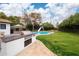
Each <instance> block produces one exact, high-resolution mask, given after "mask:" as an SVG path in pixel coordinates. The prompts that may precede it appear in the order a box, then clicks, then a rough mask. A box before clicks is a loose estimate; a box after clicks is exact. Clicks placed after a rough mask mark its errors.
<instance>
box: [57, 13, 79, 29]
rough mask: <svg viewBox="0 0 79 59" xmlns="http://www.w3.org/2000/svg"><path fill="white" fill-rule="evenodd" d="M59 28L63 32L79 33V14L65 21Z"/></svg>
mask: <svg viewBox="0 0 79 59" xmlns="http://www.w3.org/2000/svg"><path fill="white" fill-rule="evenodd" d="M58 27H59V30H61V31H79V14H75V15H73V16H70V17H69V18H67V19H65V20H64V21H63V22H62V23H61V24H59V26H58Z"/></svg>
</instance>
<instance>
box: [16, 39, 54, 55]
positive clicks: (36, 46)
mask: <svg viewBox="0 0 79 59" xmlns="http://www.w3.org/2000/svg"><path fill="white" fill-rule="evenodd" d="M16 56H55V54H54V53H52V52H51V51H50V50H49V49H48V48H47V47H46V46H45V45H44V44H43V43H42V42H40V41H39V40H37V41H35V42H34V43H32V44H31V45H29V46H28V47H25V49H24V50H23V51H21V52H20V53H18V54H17V55H16Z"/></svg>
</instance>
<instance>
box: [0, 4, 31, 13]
mask: <svg viewBox="0 0 79 59" xmlns="http://www.w3.org/2000/svg"><path fill="white" fill-rule="evenodd" d="M29 6H30V4H28V3H27V4H21V3H19V4H18V3H17V4H15V3H12V4H6V5H5V4H3V6H2V9H1V10H0V11H3V12H4V13H5V14H7V15H22V9H24V8H26V9H27V8H28V7H29Z"/></svg>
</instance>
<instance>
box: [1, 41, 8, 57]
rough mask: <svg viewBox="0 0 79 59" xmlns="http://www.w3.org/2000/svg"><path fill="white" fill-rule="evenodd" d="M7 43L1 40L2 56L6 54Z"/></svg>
mask: <svg viewBox="0 0 79 59" xmlns="http://www.w3.org/2000/svg"><path fill="white" fill-rule="evenodd" d="M6 55H7V52H6V44H5V43H4V42H1V50H0V56H6Z"/></svg>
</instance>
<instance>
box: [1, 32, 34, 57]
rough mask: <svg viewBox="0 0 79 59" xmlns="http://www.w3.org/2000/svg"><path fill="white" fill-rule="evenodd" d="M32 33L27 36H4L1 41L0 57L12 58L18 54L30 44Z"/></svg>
mask: <svg viewBox="0 0 79 59" xmlns="http://www.w3.org/2000/svg"><path fill="white" fill-rule="evenodd" d="M32 35H33V34H32V33H31V34H28V35H20V34H12V35H10V36H4V37H2V38H1V39H0V40H1V46H0V47H1V49H0V55H2V56H10V55H11V56H13V55H16V54H17V53H19V52H20V51H21V50H23V49H24V47H26V46H27V45H29V44H30V43H32Z"/></svg>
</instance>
